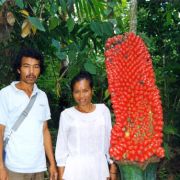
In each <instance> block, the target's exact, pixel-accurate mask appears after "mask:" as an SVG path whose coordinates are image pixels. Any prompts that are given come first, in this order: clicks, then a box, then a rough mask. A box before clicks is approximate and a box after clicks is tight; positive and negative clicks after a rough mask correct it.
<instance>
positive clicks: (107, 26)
mask: <svg viewBox="0 0 180 180" xmlns="http://www.w3.org/2000/svg"><path fill="white" fill-rule="evenodd" d="M102 29H103V34H106V35H108V36H111V35H113V26H112V24H111V23H110V22H103V24H102Z"/></svg>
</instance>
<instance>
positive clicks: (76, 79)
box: [71, 71, 93, 92]
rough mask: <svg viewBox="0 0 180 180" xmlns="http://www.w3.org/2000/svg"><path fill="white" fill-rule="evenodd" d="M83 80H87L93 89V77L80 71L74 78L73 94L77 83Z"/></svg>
mask: <svg viewBox="0 0 180 180" xmlns="http://www.w3.org/2000/svg"><path fill="white" fill-rule="evenodd" d="M83 79H86V80H87V81H89V85H90V87H91V89H92V88H93V78H92V75H91V74H90V73H89V72H87V71H80V72H79V73H78V74H77V75H76V76H74V78H73V79H72V81H71V92H73V89H74V85H75V83H77V82H79V81H81V80H83Z"/></svg>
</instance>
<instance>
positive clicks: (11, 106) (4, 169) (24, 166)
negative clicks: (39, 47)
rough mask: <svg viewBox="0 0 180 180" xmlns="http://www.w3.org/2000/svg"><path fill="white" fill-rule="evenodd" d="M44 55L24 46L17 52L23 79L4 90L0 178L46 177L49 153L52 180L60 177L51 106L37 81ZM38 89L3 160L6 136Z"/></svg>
mask: <svg viewBox="0 0 180 180" xmlns="http://www.w3.org/2000/svg"><path fill="white" fill-rule="evenodd" d="M43 61H44V60H43V56H42V55H41V54H40V53H39V52H37V51H36V50H33V49H23V50H21V51H20V52H19V54H18V55H17V58H16V61H15V66H14V68H15V70H16V72H17V74H18V75H19V81H14V82H12V83H11V85H9V86H7V87H5V88H3V89H2V90H1V91H0V180H43V179H44V171H46V157H45V154H46V156H47V158H48V160H49V163H50V166H49V174H50V180H55V179H57V171H56V165H55V160H54V156H53V148H52V142H51V136H50V132H49V129H48V125H47V120H49V119H50V109H49V104H48V99H47V96H46V94H45V93H44V92H43V91H41V90H40V89H38V87H37V85H36V84H35V82H36V80H37V79H38V77H39V75H40V74H42V73H43V70H44V65H43ZM36 93H37V97H36V100H35V102H34V104H33V106H32V108H31V110H30V112H29V114H28V115H27V117H26V118H25V119H24V121H23V122H22V123H21V125H20V126H19V128H18V129H17V131H14V132H12V133H11V135H10V138H9V142H8V144H7V145H6V149H5V150H6V158H5V161H3V139H4V138H5V137H7V136H8V135H9V134H10V132H11V128H12V126H13V124H14V123H15V121H16V120H17V119H18V117H19V116H20V114H21V113H22V111H23V110H24V109H25V107H26V106H27V104H28V103H29V101H30V99H31V97H32V96H33V95H34V94H36Z"/></svg>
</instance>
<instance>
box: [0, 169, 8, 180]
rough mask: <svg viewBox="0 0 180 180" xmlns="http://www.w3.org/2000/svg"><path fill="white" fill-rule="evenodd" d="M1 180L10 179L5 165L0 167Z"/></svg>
mask: <svg viewBox="0 0 180 180" xmlns="http://www.w3.org/2000/svg"><path fill="white" fill-rule="evenodd" d="M0 180H8V173H7V170H6V168H5V167H1V168H0Z"/></svg>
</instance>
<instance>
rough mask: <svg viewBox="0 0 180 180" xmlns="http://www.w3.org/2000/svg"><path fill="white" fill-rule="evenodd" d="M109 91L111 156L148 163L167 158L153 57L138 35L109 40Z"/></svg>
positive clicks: (116, 158) (107, 52)
mask: <svg viewBox="0 0 180 180" xmlns="http://www.w3.org/2000/svg"><path fill="white" fill-rule="evenodd" d="M105 48H106V51H105V58H106V60H105V64H106V70H107V77H108V90H109V92H110V94H111V102H112V107H113V110H114V114H115V125H114V126H113V129H112V133H111V147H110V155H111V157H113V158H114V159H115V160H129V161H137V162H144V161H146V160H148V159H149V158H150V157H152V156H154V155H155V156H157V157H160V158H161V157H164V149H163V148H162V147H161V145H162V137H163V134H162V129H163V112H162V106H161V100H160V94H159V90H158V88H157V86H156V85H155V75H154V71H153V66H152V61H151V57H150V54H149V53H148V50H147V48H146V46H145V44H144V42H143V40H142V39H141V38H140V37H139V36H136V35H135V34H134V33H127V34H125V35H118V36H115V37H113V38H109V39H108V40H107V42H106V45H105Z"/></svg>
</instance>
